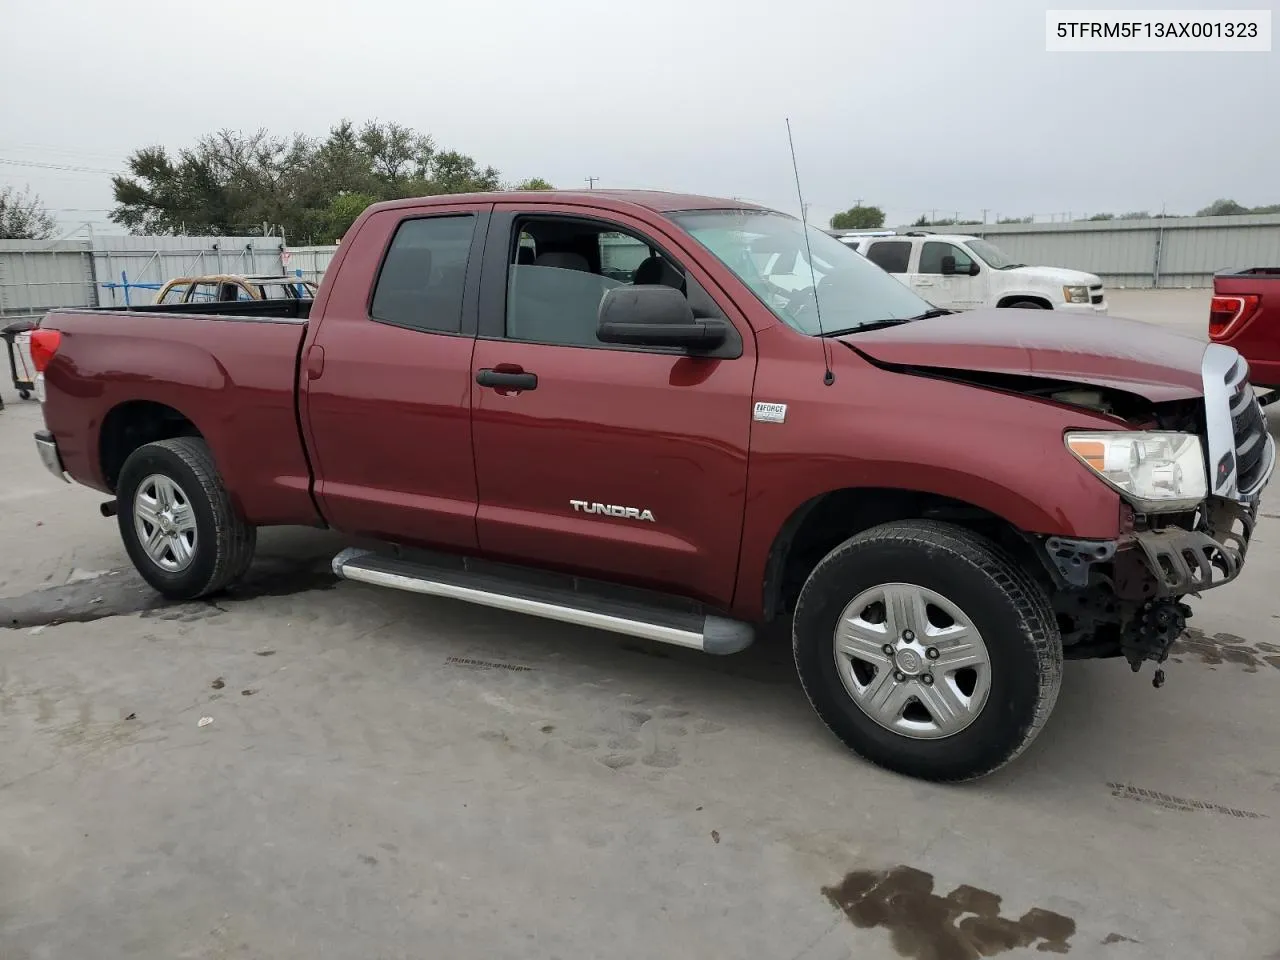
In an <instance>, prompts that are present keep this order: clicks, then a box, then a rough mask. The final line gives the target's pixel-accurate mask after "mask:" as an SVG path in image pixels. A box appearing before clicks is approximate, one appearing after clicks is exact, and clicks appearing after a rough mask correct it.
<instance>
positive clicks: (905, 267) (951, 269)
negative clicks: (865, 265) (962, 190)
mask: <svg viewBox="0 0 1280 960" xmlns="http://www.w3.org/2000/svg"><path fill="white" fill-rule="evenodd" d="M839 239H840V240H841V241H842V242H843V243H846V244H848V245H849V246H851V247H853V248H854V249H855V250H857V251H858V252H859V253H861V254H862V255H863V256H865V257H866V258H867V259H868V260H870V261H871V262H872V263H875V264H877V265H878V266H879V267H881V268H882V269H883V270H885V271H886V272H888V273H891V274H893V275H894V276H895V277H897V278H898V279H899V280H900V281H902V282H903V283H904V284H906V285H907V286H909V287H910V288H911V289H912V290H914V291H915V292H916V293H918V294H919V295H920V296H922V297H924V299H926V300H928V301H929V302H930V303H932V304H933V305H934V306H937V307H947V308H949V309H951V310H972V309H974V308H975V307H1023V308H1030V309H1035V310H1067V311H1071V312H1077V313H1092V314H1105V313H1106V312H1107V297H1106V293H1105V291H1104V290H1103V289H1102V280H1101V279H1099V278H1098V277H1097V276H1095V275H1094V274H1092V273H1082V272H1080V271H1079V270H1066V269H1063V268H1061V267H1031V266H1027V264H1025V263H1017V262H1015V261H1014V260H1012V259H1011V258H1010V257H1008V256H1006V255H1005V254H1004V252H1003V251H1001V250H1000V248H999V247H997V246H995V245H994V244H992V243H991V242H989V241H987V240H983V239H981V238H980V237H971V236H967V235H964V234H942V233H924V232H919V233H917V232H914V231H913V232H911V233H904V234H894V235H884V234H877V235H874V236H871V235H867V234H854V235H844V236H841V237H839Z"/></svg>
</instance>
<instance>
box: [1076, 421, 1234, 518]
mask: <svg viewBox="0 0 1280 960" xmlns="http://www.w3.org/2000/svg"><path fill="white" fill-rule="evenodd" d="M1066 441H1067V449H1068V450H1070V451H1071V452H1072V453H1074V454H1075V455H1076V456H1077V457H1078V458H1079V459H1080V461H1081V462H1082V463H1084V464H1085V465H1086V466H1088V467H1089V468H1090V469H1091V470H1093V471H1094V472H1095V473H1097V475H1098V476H1100V477H1101V478H1102V479H1103V480H1105V481H1106V482H1107V483H1109V484H1111V486H1113V487H1115V488H1116V489H1117V490H1119V491H1120V495H1121V496H1123V497H1124V498H1125V499H1126V500H1128V501H1129V502H1130V503H1131V504H1133V506H1134V508H1135V509H1136V510H1139V511H1141V512H1143V513H1162V512H1169V511H1173V510H1189V509H1191V508H1192V507H1194V506H1196V505H1197V504H1198V503H1200V501H1202V500H1203V499H1204V498H1205V496H1207V495H1208V492H1209V489H1208V482H1207V480H1206V477H1205V471H1204V452H1203V450H1202V449H1201V447H1200V438H1199V437H1197V436H1196V435H1195V434H1192V433H1156V432H1150V433H1147V432H1141V431H1135V432H1128V431H1123V432H1117V433H1103V432H1087V433H1086V432H1079V433H1076V432H1073V433H1068V434H1067V436H1066Z"/></svg>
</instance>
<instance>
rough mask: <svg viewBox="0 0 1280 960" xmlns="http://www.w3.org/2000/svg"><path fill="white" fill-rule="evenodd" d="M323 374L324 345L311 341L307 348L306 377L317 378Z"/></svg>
mask: <svg viewBox="0 0 1280 960" xmlns="http://www.w3.org/2000/svg"><path fill="white" fill-rule="evenodd" d="M322 376H324V347H322V346H320V345H319V344H318V343H313V344H312V345H311V347H310V349H308V350H307V379H308V380H319V379H320V378H321V377H322Z"/></svg>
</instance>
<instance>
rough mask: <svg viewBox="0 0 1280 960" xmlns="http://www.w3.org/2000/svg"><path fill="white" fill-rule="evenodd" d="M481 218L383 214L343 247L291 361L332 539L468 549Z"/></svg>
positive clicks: (464, 208)
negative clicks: (342, 536) (313, 322)
mask: <svg viewBox="0 0 1280 960" xmlns="http://www.w3.org/2000/svg"><path fill="white" fill-rule="evenodd" d="M489 209H490V205H489V204H459V205H456V206H455V205H451V206H450V207H448V208H447V210H444V211H441V212H435V211H434V210H433V209H432V208H430V207H426V208H422V209H419V210H406V209H394V210H384V211H382V212H380V213H377V214H374V215H373V216H371V217H370V218H369V219H368V220H367V221H366V222H365V223H364V225H363V226H362V227H361V228H360V231H359V233H358V235H357V236H356V237H354V238H352V240H351V241H349V242H350V243H351V247H350V248H349V249H348V252H347V255H346V257H345V258H344V259H343V260H342V262H341V264H340V265H339V267H338V270H339V275H338V276H337V277H335V278H334V281H333V283H332V284H331V285H330V290H329V294H328V300H327V301H326V302H324V303H323V305H322V312H321V313H322V315H321V318H320V321H319V325H318V327H317V329H316V330H315V332H314V334H313V335H312V337H311V338H310V341H309V344H308V345H307V347H306V348H305V349H304V356H303V357H302V382H303V394H302V397H303V400H302V413H303V418H304V423H305V424H306V429H307V442H308V446H309V449H310V450H311V454H312V458H313V463H312V467H313V469H314V472H315V476H316V485H315V491H316V495H317V497H318V499H319V500H320V503H321V507H322V509H323V511H324V514H325V516H326V518H327V519H328V520H329V521H330V522H331V523H332V524H333V525H334V526H335V527H337V528H338V529H339V530H342V531H344V532H346V533H351V534H357V535H366V536H372V537H378V538H380V539H385V540H390V541H393V542H396V543H409V544H415V545H419V546H427V547H440V548H446V549H463V550H467V549H471V550H473V549H475V546H476V534H475V514H476V481H475V467H474V461H473V459H472V453H471V420H470V404H471V387H470V384H471V351H472V346H473V344H474V340H475V316H476V298H477V291H478V289H479V273H480V250H481V249H482V246H483V243H484V237H485V228H486V225H487V222H488V218H489ZM370 277H371V278H374V279H373V283H372V289H371V288H370V283H369V281H368V280H367V279H365V278H370Z"/></svg>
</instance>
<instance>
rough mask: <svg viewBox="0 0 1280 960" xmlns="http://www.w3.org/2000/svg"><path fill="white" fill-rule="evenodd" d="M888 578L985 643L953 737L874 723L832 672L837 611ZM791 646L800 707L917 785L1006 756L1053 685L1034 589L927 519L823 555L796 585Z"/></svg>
mask: <svg viewBox="0 0 1280 960" xmlns="http://www.w3.org/2000/svg"><path fill="white" fill-rule="evenodd" d="M890 583H907V584H915V585H918V586H920V587H924V588H926V589H928V590H932V591H935V592H936V593H938V594H940V595H942V596H944V597H946V598H948V599H950V600H951V601H952V602H953V603H955V604H956V605H957V606H961V608H962V610H963V613H964V614H965V616H967V617H968V618H969V619H970V621H971V622H972V624H973V625H974V626H975V627H976V628H977V629H978V631H979V632H980V633H981V636H982V640H983V642H984V643H985V646H986V651H987V655H988V657H989V660H990V688H989V693H988V694H987V696H986V700H985V704H984V705H983V706H982V707H981V710H980V712H978V713H977V716H976V717H975V718H974V719H972V721H971V722H969V725H968V726H966V727H964V728H963V729H962V730H960V731H959V732H957V733H954V734H951V735H950V736H945V737H941V738H938V739H915V738H913V737H911V736H907V735H904V734H901V733H896V732H894V731H892V730H890V729H888V728H887V727H885V726H882V725H880V724H879V723H877V722H876V721H875V720H873V719H872V718H871V717H870V716H869V715H868V714H867V713H865V712H864V711H863V710H862V708H861V707H860V706H859V705H858V704H857V702H856V701H855V700H854V698H853V697H852V696H851V695H850V693H849V692H848V691H847V690H846V688H845V685H844V682H843V681H842V680H841V678H840V674H839V672H838V670H837V667H836V657H835V652H834V646H833V644H834V636H835V630H836V625H837V622H838V621H839V619H840V617H841V614H842V613H843V611H844V609H845V607H846V606H847V605H848V604H849V603H850V602H851V601H852V600H853V599H854V598H855V597H857V596H858V595H859V594H861V593H862V592H863V591H865V590H868V589H870V588H873V587H876V586H878V585H881V584H890ZM792 646H793V650H794V654H795V661H796V669H797V671H798V672H799V674H800V681H801V683H802V684H803V686H804V690H805V693H806V694H807V695H808V697H809V702H810V703H812V704H813V707H814V709H815V710H816V711H817V712H818V715H819V716H820V717H821V718H822V720H823V721H824V722H825V723H826V724H827V726H828V727H829V728H830V729H831V731H832V732H833V733H835V735H836V736H838V737H839V738H840V739H841V740H843V741H844V743H845V744H846V745H847V746H849V747H850V748H851V749H852V750H853V751H854V752H856V753H857V754H859V755H860V756H862V757H863V758H865V759H867V760H870V761H871V762H872V763H875V764H877V765H879V766H882V767H885V768H887V769H889V770H893V771H896V772H898V773H902V774H906V775H908V776H912V777H917V778H921V779H925V780H934V781H943V782H954V781H961V780H972V779H975V778H977V777H982V776H985V775H987V774H989V773H992V772H993V771H995V770H997V769H999V768H1000V767H1002V766H1004V765H1005V764H1006V763H1008V762H1009V761H1011V760H1013V759H1014V758H1015V757H1016V756H1017V755H1018V754H1019V753H1021V752H1022V751H1023V750H1025V749H1026V748H1027V746H1029V745H1030V743H1031V742H1032V740H1034V739H1035V737H1036V735H1037V734H1038V733H1039V732H1040V730H1041V728H1042V727H1043V726H1044V724H1045V721H1046V720H1048V718H1049V714H1050V712H1051V711H1052V710H1053V705H1054V703H1055V702H1056V700H1057V698H1058V689H1059V686H1060V684H1061V681H1062V638H1061V636H1060V634H1059V632H1058V626H1057V621H1056V618H1055V617H1054V615H1053V612H1052V610H1051V609H1050V606H1049V602H1048V599H1047V598H1046V596H1045V594H1044V592H1043V590H1041V589H1040V587H1039V586H1038V585H1037V584H1036V583H1035V582H1034V581H1033V580H1032V579H1031V577H1030V576H1028V575H1027V574H1026V573H1025V572H1023V570H1022V569H1021V568H1020V567H1019V566H1018V565H1017V564H1016V563H1015V561H1014V560H1013V559H1012V558H1011V557H1010V556H1008V555H1007V554H1006V553H1005V552H1004V551H1003V550H1001V549H1000V548H999V547H997V546H996V545H995V544H993V543H991V542H990V541H988V540H986V539H984V538H982V537H980V536H978V535H976V534H973V533H971V532H969V531H968V530H965V529H964V528H962V527H957V526H954V525H952V524H946V523H938V522H934V521H926V520H907V521H899V522H895V523H888V524H884V525H882V526H879V527H874V528H872V529H870V530H867V531H864V532H863V533H860V534H858V535H857V536H855V537H852V538H850V539H849V540H846V541H845V542H844V543H842V544H841V545H840V546H838V547H836V548H835V549H834V550H832V551H831V552H830V553H829V554H827V556H826V557H824V558H823V559H822V560H821V561H820V562H819V563H818V565H817V567H815V568H814V570H813V572H812V573H811V574H810V576H809V579H808V580H807V581H806V583H805V585H804V588H803V589H802V590H801V593H800V598H799V601H798V602H797V605H796V614H795V622H794V627H793V634H792Z"/></svg>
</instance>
